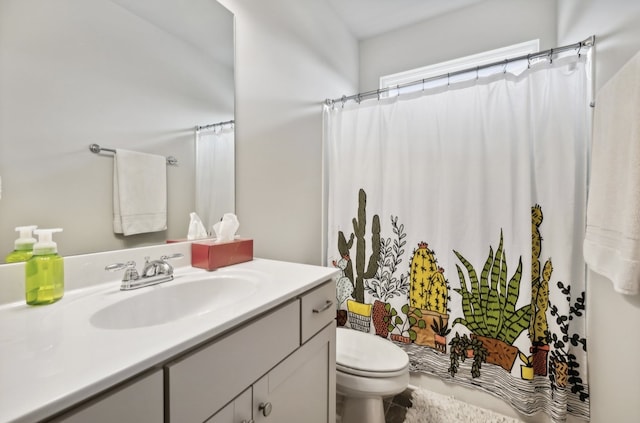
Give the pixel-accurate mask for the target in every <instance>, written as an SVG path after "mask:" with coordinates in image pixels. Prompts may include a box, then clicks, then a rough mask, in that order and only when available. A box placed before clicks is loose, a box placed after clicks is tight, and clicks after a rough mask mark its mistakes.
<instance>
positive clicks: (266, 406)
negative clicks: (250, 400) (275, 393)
mask: <svg viewBox="0 0 640 423" xmlns="http://www.w3.org/2000/svg"><path fill="white" fill-rule="evenodd" d="M272 408H273V406H272V405H271V403H270V402H261V403H260V405H259V406H258V410H260V411H262V415H263V416H265V417H267V416H268V415H269V414H271V409H272Z"/></svg>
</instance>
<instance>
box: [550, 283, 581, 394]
mask: <svg viewBox="0 0 640 423" xmlns="http://www.w3.org/2000/svg"><path fill="white" fill-rule="evenodd" d="M557 286H558V288H559V289H560V292H561V293H562V294H564V295H565V296H566V298H567V301H571V286H570V285H566V286H565V285H564V284H563V283H562V282H558V283H557ZM550 306H551V307H550V309H549V311H550V313H551V316H553V317H554V318H555V320H556V323H557V325H558V328H559V329H560V333H551V334H550V339H551V343H552V345H553V349H552V350H551V351H550V357H551V359H550V364H549V379H550V380H551V388H552V389H559V388H566V387H568V386H570V387H571V392H572V393H573V394H576V395H577V396H578V398H579V399H580V401H586V399H587V398H589V393H588V392H587V389H586V387H585V385H584V383H583V381H582V377H581V375H580V363H579V362H578V359H577V357H576V355H575V354H573V352H572V351H571V350H572V348H571V347H572V346H573V347H578V348H580V349H582V351H587V340H586V339H585V338H584V337H582V336H580V335H579V334H577V333H572V332H571V328H570V326H569V323H570V322H571V321H572V320H574V319H577V318H579V317H582V315H583V312H584V310H585V293H584V291H582V292H581V293H580V296H579V297H578V298H576V301H575V302H574V303H573V304H570V307H569V313H568V315H566V314H561V313H560V311H559V309H558V307H557V306H555V305H554V304H552V303H550Z"/></svg>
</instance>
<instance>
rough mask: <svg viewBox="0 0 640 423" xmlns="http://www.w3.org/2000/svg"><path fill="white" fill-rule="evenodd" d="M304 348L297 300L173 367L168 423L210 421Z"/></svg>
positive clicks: (168, 371)
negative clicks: (227, 405)
mask: <svg viewBox="0 0 640 423" xmlns="http://www.w3.org/2000/svg"><path fill="white" fill-rule="evenodd" d="M299 345H300V305H299V302H298V301H294V302H291V303H289V304H287V305H285V306H282V307H281V308H279V309H278V310H276V311H273V312H271V313H269V314H267V315H265V316H262V317H260V318H259V319H257V320H255V321H254V322H251V323H249V324H247V325H246V326H243V327H240V328H239V329H238V330H237V331H235V332H233V333H231V334H229V335H227V336H225V337H223V338H221V339H219V340H216V341H214V342H213V343H212V344H209V345H207V346H205V347H203V348H201V349H200V350H198V351H196V352H194V353H192V354H189V355H187V356H185V357H183V358H181V359H179V360H178V361H175V362H173V363H170V364H168V365H167V366H166V367H165V372H166V376H167V381H166V388H167V390H168V392H167V396H166V398H168V407H169V409H168V414H167V415H168V417H169V422H171V423H189V422H203V421H205V420H206V419H207V418H208V417H210V416H212V415H213V414H214V413H215V412H216V411H218V410H219V409H221V408H222V407H223V406H225V405H226V404H227V403H228V402H229V401H231V400H232V399H233V398H234V397H235V396H236V395H238V394H239V393H240V392H242V391H243V390H245V389H246V388H247V386H250V385H251V384H252V383H253V382H254V381H256V380H257V379H258V378H259V377H260V376H262V375H263V374H265V373H266V372H268V371H269V370H270V369H271V368H273V367H274V366H275V365H276V364H278V363H279V362H280V361H282V360H283V359H284V358H285V357H286V356H287V355H289V354H290V353H291V352H293V351H294V350H295V349H296V348H298V346H299Z"/></svg>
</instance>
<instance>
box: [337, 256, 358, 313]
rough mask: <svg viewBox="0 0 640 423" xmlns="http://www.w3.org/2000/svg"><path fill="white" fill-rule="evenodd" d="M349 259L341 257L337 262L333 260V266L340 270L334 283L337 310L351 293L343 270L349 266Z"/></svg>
mask: <svg viewBox="0 0 640 423" xmlns="http://www.w3.org/2000/svg"><path fill="white" fill-rule="evenodd" d="M349 262H350V258H349V256H348V255H346V256H344V257H342V258H341V259H340V260H338V261H337V262H336V261H335V260H334V261H333V265H334V266H335V267H337V268H338V269H340V277H339V278H338V280H337V281H336V299H337V300H338V304H337V306H338V309H339V308H340V306H341V305H342V303H344V302H345V301H346V300H347V298H349V297H350V296H351V293H352V292H353V285H352V284H351V281H350V280H349V278H348V277H347V276H345V272H344V269H346V268H347V264H349Z"/></svg>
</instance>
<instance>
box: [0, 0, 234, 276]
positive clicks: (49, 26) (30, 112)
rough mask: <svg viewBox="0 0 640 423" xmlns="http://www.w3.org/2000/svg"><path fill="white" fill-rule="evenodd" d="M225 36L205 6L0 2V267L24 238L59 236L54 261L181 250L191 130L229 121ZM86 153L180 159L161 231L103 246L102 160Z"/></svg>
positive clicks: (190, 191) (109, 226) (214, 12)
mask: <svg viewBox="0 0 640 423" xmlns="http://www.w3.org/2000/svg"><path fill="white" fill-rule="evenodd" d="M233 31H234V29H233V15H232V14H231V12H229V11H228V10H227V9H225V8H224V7H223V6H222V5H220V4H219V3H218V2H217V1H216V0H189V1H188V2H183V1H180V0H55V1H51V0H6V1H5V0H3V1H2V2H0V180H1V183H2V185H1V191H0V193H1V197H0V263H4V256H5V255H6V254H7V253H9V252H10V251H11V250H12V249H13V242H14V240H15V239H16V238H17V235H18V234H17V233H16V232H15V231H14V228H15V227H16V226H23V225H38V227H40V228H57V227H60V228H63V232H62V233H59V234H57V235H56V237H55V241H56V242H57V243H58V247H59V251H60V253H61V254H62V255H65V256H68V255H74V254H84V253H92V252H99V251H107V250H114V249H121V248H128V247H136V246H144V245H151V244H157V243H163V242H165V240H167V239H181V238H185V237H186V235H187V231H188V226H189V213H190V212H192V211H195V170H194V166H195V163H196V148H195V127H196V126H204V125H208V124H213V123H218V122H225V121H229V120H232V119H233V110H234V68H233V65H234V52H233V43H234V41H233ZM93 143H96V144H98V145H100V146H101V147H103V148H110V149H116V148H123V149H127V150H135V151H140V152H145V153H153V154H160V155H164V156H174V157H175V158H176V159H177V160H178V164H177V165H176V166H168V167H167V198H168V205H167V215H168V216H167V227H168V229H167V230H166V231H162V232H155V233H149V234H140V235H132V236H126V237H125V236H122V235H116V234H114V232H113V154H109V153H107V154H102V153H101V154H94V153H92V152H91V151H90V150H89V145H90V144H93ZM231 173H232V174H233V171H232V172H231ZM232 174H231V176H230V179H229V181H228V184H233V178H232V177H233V175H232ZM227 188H228V187H227ZM211 189H213V187H212V188H211ZM231 189H232V188H231ZM224 208H226V209H227V211H231V212H233V211H234V205H233V204H229V205H228V206H226V207H224Z"/></svg>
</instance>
